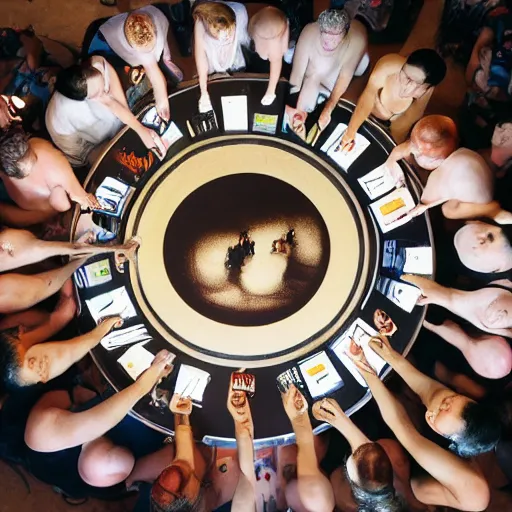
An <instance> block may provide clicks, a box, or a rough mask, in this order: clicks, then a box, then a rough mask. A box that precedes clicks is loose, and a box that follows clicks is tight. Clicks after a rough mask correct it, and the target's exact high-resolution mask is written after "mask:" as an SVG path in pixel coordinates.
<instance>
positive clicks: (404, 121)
mask: <svg viewBox="0 0 512 512" xmlns="http://www.w3.org/2000/svg"><path fill="white" fill-rule="evenodd" d="M433 92H434V87H431V88H430V89H429V90H428V91H427V92H426V93H425V94H424V95H423V96H422V97H421V98H418V99H417V100H415V101H413V103H412V105H411V106H410V107H409V108H408V109H407V110H406V111H405V112H404V113H403V114H402V115H401V116H399V117H397V118H396V119H395V120H394V121H392V122H391V127H390V131H391V135H392V137H393V139H395V142H397V143H401V142H403V141H404V140H405V139H406V138H407V136H408V135H409V131H410V129H411V128H412V126H413V125H414V123H416V121H418V120H420V119H421V118H422V117H423V114H424V113H425V109H426V108H427V105H428V102H429V101H430V98H431V97H432V94H433Z"/></svg>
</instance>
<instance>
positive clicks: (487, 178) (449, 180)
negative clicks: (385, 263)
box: [386, 116, 512, 222]
mask: <svg viewBox="0 0 512 512" xmlns="http://www.w3.org/2000/svg"><path fill="white" fill-rule="evenodd" d="M457 140H458V138H457V128H456V126H455V123H454V122H453V121H452V120H451V119H450V118H449V117H445V116H426V117H424V118H423V119H420V120H419V121H418V122H417V123H416V124H415V125H414V128H413V129H412V132H411V138H410V139H409V140H407V141H406V142H404V143H402V144H400V145H399V146H397V147H395V149H394V150H393V151H392V152H391V154H390V155H389V158H388V160H387V161H386V167H387V168H388V170H389V171H390V172H391V174H392V175H393V177H394V178H395V180H396V181H397V182H399V183H400V182H401V183H403V174H402V173H401V171H400V168H399V166H398V165H397V163H396V162H397V161H398V160H399V159H401V158H406V157H409V156H410V155H413V156H414V159H415V160H416V163H417V164H418V165H419V166H420V167H422V168H423V169H425V170H428V171H431V172H430V175H429V177H428V180H427V184H426V186H425V189H424V191H423V194H422V196H421V202H420V203H419V204H418V205H417V206H416V207H415V208H414V209H413V210H412V211H411V212H409V215H410V216H412V217H415V216H417V215H420V214H422V213H423V212H425V211H426V210H428V209H429V208H432V207H434V206H438V205H440V204H442V203H444V204H443V207H442V210H443V214H444V216H445V217H447V218H449V219H465V218H474V217H480V216H487V217H491V218H494V219H496V220H498V219H499V220H500V221H501V222H507V219H509V218H510V219H511V221H512V214H510V213H508V212H506V211H505V210H502V209H501V207H500V206H499V204H498V203H497V202H495V201H493V195H494V177H493V173H492V171H491V169H490V168H489V167H488V165H487V164H486V163H485V160H484V159H483V158H482V157H481V156H480V155H479V154H478V153H475V152H474V151H471V150H469V149H466V148H460V149H456V147H457Z"/></svg>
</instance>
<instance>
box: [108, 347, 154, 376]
mask: <svg viewBox="0 0 512 512" xmlns="http://www.w3.org/2000/svg"><path fill="white" fill-rule="evenodd" d="M145 343H146V342H143V343H139V344H138V345H134V346H133V347H130V348H129V349H128V350H127V351H126V352H125V353H124V354H123V355H122V356H121V357H120V358H119V359H118V360H117V362H118V363H119V364H120V365H121V366H122V367H123V368H124V370H125V371H126V373H127V374H128V375H129V376H130V377H131V378H132V379H133V380H137V378H138V376H139V375H140V374H141V373H143V372H145V371H146V370H147V369H148V368H149V367H150V366H151V363H152V362H153V359H154V358H155V356H154V355H153V354H152V353H151V352H150V351H149V350H147V349H145V348H144V344H145Z"/></svg>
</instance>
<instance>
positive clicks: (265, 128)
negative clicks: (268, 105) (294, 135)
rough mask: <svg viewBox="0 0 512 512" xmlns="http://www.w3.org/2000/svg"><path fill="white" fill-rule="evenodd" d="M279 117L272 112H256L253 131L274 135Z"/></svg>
mask: <svg viewBox="0 0 512 512" xmlns="http://www.w3.org/2000/svg"><path fill="white" fill-rule="evenodd" d="M278 117H279V116H276V115H271V114H254V118H253V122H252V131H253V132H260V133H268V134H269V135H274V134H275V133H276V129H277V119H278Z"/></svg>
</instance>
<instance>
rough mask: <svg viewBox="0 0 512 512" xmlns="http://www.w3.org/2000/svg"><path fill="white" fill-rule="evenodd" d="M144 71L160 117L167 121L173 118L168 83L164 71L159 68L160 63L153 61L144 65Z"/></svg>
mask: <svg viewBox="0 0 512 512" xmlns="http://www.w3.org/2000/svg"><path fill="white" fill-rule="evenodd" d="M144 70H145V71H146V74H147V76H148V79H149V81H150V82H151V85H152V86H153V93H154V96H155V103H156V110H157V112H158V115H159V116H160V117H161V118H162V119H163V120H165V121H169V119H170V118H171V112H170V108H169V97H168V95H167V82H166V80H165V76H164V74H163V73H162V70H161V69H160V68H159V67H158V62H156V61H151V62H148V63H147V64H145V65H144Z"/></svg>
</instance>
